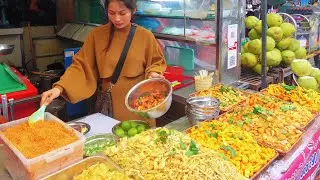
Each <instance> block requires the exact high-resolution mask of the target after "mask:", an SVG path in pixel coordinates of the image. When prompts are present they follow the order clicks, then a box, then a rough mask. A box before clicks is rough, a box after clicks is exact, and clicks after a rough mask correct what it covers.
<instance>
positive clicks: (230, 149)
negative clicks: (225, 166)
mask: <svg viewBox="0 0 320 180" xmlns="http://www.w3.org/2000/svg"><path fill="white" fill-rule="evenodd" d="M220 148H221V149H223V150H225V151H229V152H231V156H232V157H236V155H237V152H236V151H235V150H234V149H233V148H232V147H230V146H225V145H222V146H221V147H220Z"/></svg>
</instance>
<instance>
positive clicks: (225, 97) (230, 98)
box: [192, 84, 246, 111]
mask: <svg viewBox="0 0 320 180" xmlns="http://www.w3.org/2000/svg"><path fill="white" fill-rule="evenodd" d="M192 96H211V97H214V98H218V99H219V100H220V109H221V110H222V111H228V110H230V108H232V107H233V106H235V105H237V104H239V103H241V102H242V101H243V100H245V99H246V95H245V94H244V93H243V92H242V91H240V90H238V89H235V88H233V87H230V86H225V85H222V84H217V85H215V86H213V87H211V88H210V89H208V90H203V91H199V92H196V93H194V94H192Z"/></svg>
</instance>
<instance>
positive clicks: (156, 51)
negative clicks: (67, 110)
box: [54, 23, 166, 123]
mask: <svg viewBox="0 0 320 180" xmlns="http://www.w3.org/2000/svg"><path fill="white" fill-rule="evenodd" d="M130 27H131V25H128V26H127V27H125V28H123V29H115V32H114V37H113V39H112V43H111V45H110V47H109V49H108V51H106V47H107V46H108V40H109V32H110V30H111V24H110V23H109V24H106V25H102V26H100V27H97V28H95V29H94V30H92V32H91V33H90V34H89V35H88V37H87V39H86V41H85V43H84V44H83V46H82V48H81V50H80V51H79V52H78V53H77V54H76V55H75V56H74V57H73V63H72V65H71V66H70V67H69V68H68V69H67V70H66V72H65V74H64V75H63V76H62V77H61V79H60V81H58V82H57V83H55V84H54V87H57V88H59V89H60V90H62V96H63V97H64V98H65V99H66V100H67V101H69V102H71V103H76V102H79V101H81V100H84V99H87V98H89V97H91V96H92V95H93V94H94V92H95V91H96V88H97V80H98V78H102V80H103V81H102V82H103V83H102V87H103V89H104V90H106V89H107V88H108V86H109V82H110V77H111V75H112V73H113V71H114V69H115V67H116V65H117V62H118V60H119V57H120V54H121V52H122V49H123V47H124V44H125V41H126V39H127V36H128V34H129V30H130ZM165 69H166V63H165V60H164V56H163V53H162V51H161V49H160V47H159V45H158V43H157V40H156V39H155V37H154V36H153V34H152V33H151V32H150V31H148V30H146V29H144V28H142V27H139V26H138V27H137V29H136V33H135V35H134V37H133V40H132V44H131V46H130V49H129V51H128V54H127V58H126V60H125V64H124V66H123V68H122V71H121V74H120V77H119V79H118V81H117V83H116V84H115V86H114V87H113V89H112V98H113V101H112V103H113V110H114V116H115V117H114V118H115V119H117V120H121V121H123V120H130V119H141V117H139V116H137V115H135V114H133V113H131V112H129V111H128V110H127V108H126V106H125V103H124V101H125V95H126V94H127V92H128V91H129V90H130V89H131V87H133V86H134V85H135V84H137V83H138V82H140V81H142V80H144V79H145V78H146V77H148V75H149V73H150V72H158V73H160V74H162V73H163V72H164V71H165ZM152 123H154V122H152Z"/></svg>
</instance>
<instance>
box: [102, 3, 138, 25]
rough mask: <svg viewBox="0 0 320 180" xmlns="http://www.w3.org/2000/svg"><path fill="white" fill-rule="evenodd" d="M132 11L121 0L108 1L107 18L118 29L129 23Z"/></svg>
mask: <svg viewBox="0 0 320 180" xmlns="http://www.w3.org/2000/svg"><path fill="white" fill-rule="evenodd" d="M134 11H135V10H134ZM133 13H134V12H133V11H132V10H130V9H128V8H127V7H126V6H125V5H124V4H123V2H122V1H119V0H114V1H111V2H110V3H109V6H108V18H109V20H110V21H111V22H112V24H113V25H114V26H115V27H116V28H118V29H121V28H124V27H125V26H127V25H128V24H129V23H130V21H131V18H132V15H133Z"/></svg>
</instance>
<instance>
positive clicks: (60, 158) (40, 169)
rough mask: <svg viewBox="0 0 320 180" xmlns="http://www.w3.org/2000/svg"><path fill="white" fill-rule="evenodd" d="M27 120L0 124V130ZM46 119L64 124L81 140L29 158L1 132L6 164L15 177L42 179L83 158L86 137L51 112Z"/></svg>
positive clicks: (0, 139)
mask: <svg viewBox="0 0 320 180" xmlns="http://www.w3.org/2000/svg"><path fill="white" fill-rule="evenodd" d="M27 120H28V118H24V119H20V120H16V121H12V122H9V123H6V124H3V125H0V131H4V130H5V129H6V128H8V127H13V126H16V125H18V124H21V123H23V122H26V121H27ZM45 120H46V121H56V122H58V123H60V124H62V125H63V126H64V127H65V128H66V129H68V130H70V131H73V132H74V133H75V134H76V136H77V137H78V139H79V140H77V141H76V142H74V143H72V144H69V145H67V146H64V147H61V148H59V149H56V150H54V151H51V152H48V153H46V154H43V155H41V156H38V157H35V158H32V159H27V158H26V157H24V155H23V154H22V153H21V152H20V151H19V150H18V149H17V148H16V147H15V146H14V145H13V144H12V143H11V142H10V141H9V140H8V139H7V138H6V137H5V136H4V135H3V134H2V133H0V144H3V153H4V166H5V167H6V169H7V170H8V171H9V173H10V175H11V176H12V178H13V179H19V180H22V179H41V178H43V177H46V176H48V175H50V174H52V173H54V172H56V171H59V170H61V169H63V168H65V167H67V166H69V165H71V164H74V163H76V162H78V161H80V160H82V159H83V149H84V143H85V140H86V138H85V137H84V136H83V135H82V134H81V133H79V132H78V131H76V130H74V129H73V128H71V127H70V126H68V125H67V124H66V123H64V122H63V121H61V120H60V119H58V118H57V117H55V116H53V115H52V114H50V113H46V114H45Z"/></svg>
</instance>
